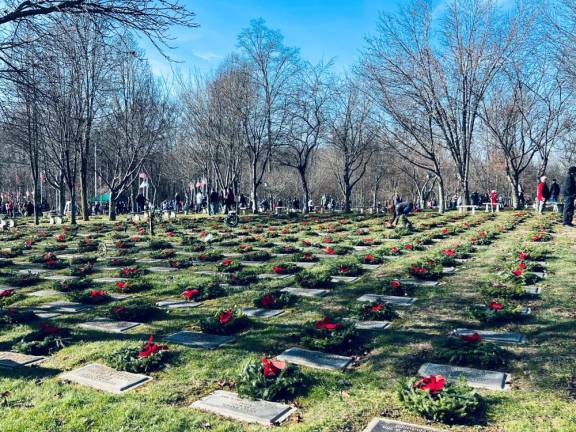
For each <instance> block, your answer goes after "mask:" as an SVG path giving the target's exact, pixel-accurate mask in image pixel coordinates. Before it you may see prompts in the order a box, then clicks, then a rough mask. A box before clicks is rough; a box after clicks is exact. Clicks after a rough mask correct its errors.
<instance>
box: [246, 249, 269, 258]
mask: <svg viewBox="0 0 576 432" xmlns="http://www.w3.org/2000/svg"><path fill="white" fill-rule="evenodd" d="M271 257H272V255H270V253H269V252H267V251H264V250H254V251H251V252H246V253H244V254H242V256H241V259H242V260H243V261H268V260H269V259H270V258H271Z"/></svg>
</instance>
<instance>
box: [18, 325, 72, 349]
mask: <svg viewBox="0 0 576 432" xmlns="http://www.w3.org/2000/svg"><path fill="white" fill-rule="evenodd" d="M70 339H71V338H70V331H69V330H68V329H63V328H60V327H56V326H53V325H51V324H46V323H44V324H41V325H40V328H39V329H38V330H37V331H35V332H32V333H29V334H28V335H26V336H24V337H23V338H22V339H20V340H19V341H18V342H16V343H15V344H14V345H12V351H16V352H19V353H22V354H29V355H50V354H52V353H54V352H55V351H58V350H60V349H62V348H64V347H65V346H66V344H67V343H68V342H69V341H70Z"/></svg>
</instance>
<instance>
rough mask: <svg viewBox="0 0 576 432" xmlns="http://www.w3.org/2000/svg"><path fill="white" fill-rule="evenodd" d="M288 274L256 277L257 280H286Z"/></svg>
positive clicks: (269, 274) (266, 274)
mask: <svg viewBox="0 0 576 432" xmlns="http://www.w3.org/2000/svg"><path fill="white" fill-rule="evenodd" d="M290 276H292V275H290V274H277V273H262V274H259V275H258V279H286V278H289V277H290Z"/></svg>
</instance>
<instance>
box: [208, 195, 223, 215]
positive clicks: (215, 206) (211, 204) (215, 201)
mask: <svg viewBox="0 0 576 432" xmlns="http://www.w3.org/2000/svg"><path fill="white" fill-rule="evenodd" d="M219 204H220V195H219V194H218V192H217V191H216V190H214V189H212V192H210V196H209V197H208V208H209V210H210V214H211V215H215V214H217V213H218V212H219V211H220V205H219Z"/></svg>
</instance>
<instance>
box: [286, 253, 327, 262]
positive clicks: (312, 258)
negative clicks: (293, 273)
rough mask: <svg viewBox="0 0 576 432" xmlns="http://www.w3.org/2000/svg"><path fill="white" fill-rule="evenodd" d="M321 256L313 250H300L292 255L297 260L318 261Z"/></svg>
mask: <svg viewBox="0 0 576 432" xmlns="http://www.w3.org/2000/svg"><path fill="white" fill-rule="evenodd" d="M319 259H320V258H318V257H317V256H316V255H314V254H313V253H312V252H298V253H295V254H294V255H293V256H292V260H294V261H296V262H309V263H311V262H318V260H319Z"/></svg>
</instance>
